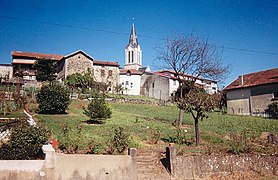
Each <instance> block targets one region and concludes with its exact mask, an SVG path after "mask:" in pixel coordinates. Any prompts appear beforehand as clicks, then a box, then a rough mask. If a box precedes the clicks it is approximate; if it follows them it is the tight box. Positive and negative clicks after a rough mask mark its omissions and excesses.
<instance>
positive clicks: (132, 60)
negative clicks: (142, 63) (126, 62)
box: [131, 51, 134, 63]
mask: <svg viewBox="0 0 278 180" xmlns="http://www.w3.org/2000/svg"><path fill="white" fill-rule="evenodd" d="M133 57H134V55H133V51H131V62H132V63H133V62H134V59H133Z"/></svg>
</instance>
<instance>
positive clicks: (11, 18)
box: [0, 15, 278, 55]
mask: <svg viewBox="0 0 278 180" xmlns="http://www.w3.org/2000/svg"><path fill="white" fill-rule="evenodd" d="M0 18H3V19H10V20H17V21H25V22H31V23H40V24H46V25H53V26H60V27H67V28H77V29H84V30H92V31H97V32H104V33H109V34H119V35H124V36H129V34H128V33H122V32H116V31H107V30H103V29H96V28H90V27H84V26H76V25H69V24H60V23H51V22H46V21H37V20H30V19H22V18H16V17H8V16H2V15H0ZM138 37H144V38H148V39H157V40H163V41H164V40H165V38H160V37H155V36H145V35H138ZM211 46H215V47H220V48H223V49H229V50H236V51H243V52H250V53H260V54H268V55H278V53H274V52H267V51H257V50H251V49H244V48H235V47H229V46H220V45H214V44H211Z"/></svg>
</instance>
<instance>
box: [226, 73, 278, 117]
mask: <svg viewBox="0 0 278 180" xmlns="http://www.w3.org/2000/svg"><path fill="white" fill-rule="evenodd" d="M224 91H225V92H226V96H227V111H228V113H229V114H239V115H260V116H267V114H266V113H265V110H266V109H267V106H268V105H269V104H271V103H273V102H275V101H276V102H277V101H278V68H274V69H269V70H264V71H260V72H254V73H250V74H244V75H241V76H239V77H238V78H237V79H236V80H234V81H233V82H232V83H231V84H229V85H228V86H227V87H226V88H225V89H224Z"/></svg>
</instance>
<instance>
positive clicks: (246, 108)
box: [227, 88, 251, 115]
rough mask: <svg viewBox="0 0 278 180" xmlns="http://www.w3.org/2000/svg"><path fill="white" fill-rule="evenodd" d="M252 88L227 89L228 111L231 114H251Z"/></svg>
mask: <svg viewBox="0 0 278 180" xmlns="http://www.w3.org/2000/svg"><path fill="white" fill-rule="evenodd" d="M250 97H251V89H250V88H244V89H235V90H232V91H227V111H228V113H229V114H240V115H250Z"/></svg>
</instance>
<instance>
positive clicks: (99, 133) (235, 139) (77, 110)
mask: <svg viewBox="0 0 278 180" xmlns="http://www.w3.org/2000/svg"><path fill="white" fill-rule="evenodd" d="M86 105H87V102H86V101H81V100H74V101H72V103H71V105H70V107H69V110H68V114H65V115H36V118H37V119H39V120H40V123H41V124H42V125H44V126H46V127H47V128H48V129H50V130H51V132H52V134H53V138H57V139H58V140H59V139H62V138H63V131H64V129H65V127H67V128H70V129H77V128H76V127H77V125H79V127H81V131H82V136H80V137H82V140H81V142H79V143H80V147H81V146H82V148H85V149H86V144H88V142H89V141H91V140H92V139H94V140H95V141H97V142H99V143H100V146H101V147H100V149H101V151H104V150H105V148H106V146H107V141H109V140H111V138H112V137H113V134H114V129H113V128H117V127H123V128H124V130H125V131H126V132H129V133H130V143H129V146H130V147H136V148H145V147H150V146H153V147H159V148H164V147H165V146H167V144H168V143H169V142H172V141H174V142H176V143H177V144H176V146H177V148H178V150H179V152H180V153H213V152H217V153H219V152H226V151H227V149H229V148H232V149H233V148H235V149H236V150H237V149H240V148H241V149H242V148H243V149H244V148H246V147H242V146H247V144H246V143H247V142H246V143H245V144H242V139H243V141H244V142H245V139H246V141H247V140H248V147H247V148H249V145H252V151H255V152H262V153H277V148H275V147H272V146H271V145H269V144H266V143H265V142H262V141H261V140H259V136H260V135H261V133H262V132H272V133H275V134H277V133H278V121H277V120H271V119H266V118H261V117H252V116H231V115H223V114H222V113H220V112H212V113H210V114H209V118H208V119H206V120H204V121H202V122H200V130H201V145H200V146H199V147H195V146H194V126H193V119H192V118H191V117H190V115H189V114H186V113H185V114H184V126H183V128H182V130H179V129H177V128H176V127H175V126H173V125H172V124H173V122H174V121H175V120H176V119H177V117H178V109H177V107H176V106H174V105H173V106H154V105H141V104H120V103H110V105H111V106H112V108H113V113H112V117H111V118H110V119H107V120H105V123H103V124H88V123H87V120H89V119H88V117H87V116H85V115H84V114H83V108H84V107H86ZM76 132H77V131H76ZM76 132H75V131H73V133H76ZM73 136H74V135H73ZM157 140H159V141H158V142H156V141H157ZM179 142H183V144H182V143H179ZM101 151H100V153H101Z"/></svg>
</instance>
